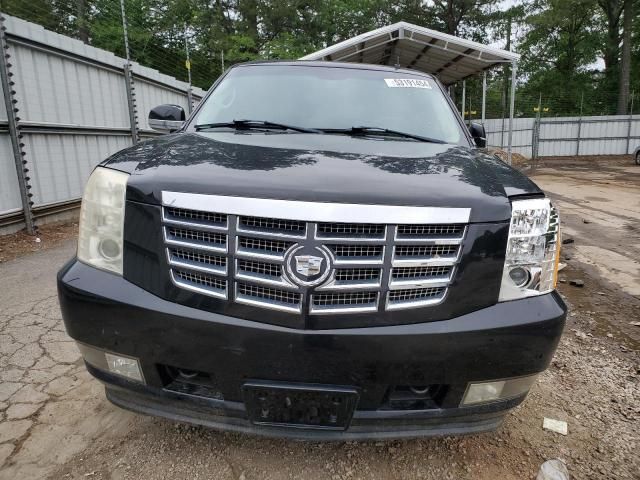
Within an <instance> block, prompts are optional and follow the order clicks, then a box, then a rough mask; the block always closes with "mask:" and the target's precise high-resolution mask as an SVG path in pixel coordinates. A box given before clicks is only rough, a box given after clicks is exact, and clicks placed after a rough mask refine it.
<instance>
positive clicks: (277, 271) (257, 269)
mask: <svg viewBox="0 0 640 480" xmlns="http://www.w3.org/2000/svg"><path fill="white" fill-rule="evenodd" d="M238 273H249V274H257V275H265V276H267V277H274V278H280V276H281V275H282V267H281V266H280V265H274V264H273V263H266V262H255V261H253V260H239V261H238Z"/></svg>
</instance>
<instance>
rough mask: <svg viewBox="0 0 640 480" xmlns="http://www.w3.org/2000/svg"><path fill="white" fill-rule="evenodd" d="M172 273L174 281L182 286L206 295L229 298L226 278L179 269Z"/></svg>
mask: <svg viewBox="0 0 640 480" xmlns="http://www.w3.org/2000/svg"><path fill="white" fill-rule="evenodd" d="M172 274H173V280H174V282H175V283H176V284H177V285H179V286H181V287H182V288H186V289H187V290H194V291H197V292H199V293H203V294H205V295H210V296H214V297H221V298H227V280H225V279H224V278H220V277H214V276H212V275H207V274H204V273H200V272H188V271H185V270H178V269H173V270H172Z"/></svg>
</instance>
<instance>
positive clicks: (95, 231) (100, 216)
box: [78, 167, 129, 275]
mask: <svg viewBox="0 0 640 480" xmlns="http://www.w3.org/2000/svg"><path fill="white" fill-rule="evenodd" d="M128 178H129V175H128V174H126V173H122V172H118V171H116V170H111V169H108V168H101V167H98V168H96V169H95V170H94V171H93V173H92V174H91V176H90V177H89V181H88V182H87V186H86V187H85V190H84V196H83V197H82V206H81V208H80V233H79V235H78V260H80V261H81V262H84V263H87V264H89V265H92V266H94V267H96V268H100V269H102V270H109V271H111V272H115V273H118V274H120V275H122V244H123V240H122V234H123V227H124V196H125V191H126V187H127V179H128Z"/></svg>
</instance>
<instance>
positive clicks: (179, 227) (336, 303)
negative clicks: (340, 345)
mask: <svg viewBox="0 0 640 480" xmlns="http://www.w3.org/2000/svg"><path fill="white" fill-rule="evenodd" d="M372 208H374V207H372ZM162 217H163V221H164V229H165V235H166V243H167V255H168V259H169V264H170V268H171V275H172V278H173V281H174V283H175V284H176V285H177V286H178V287H180V288H184V289H187V290H191V291H194V292H198V293H201V294H204V295H211V296H214V297H219V298H225V299H227V300H229V301H235V302H238V303H242V304H246V305H250V306H252V307H256V308H269V309H276V310H282V311H285V312H290V313H296V314H299V313H303V312H307V313H310V314H319V315H331V314H342V313H345V314H347V313H360V312H375V311H378V310H379V309H381V310H385V309H386V310H395V309H402V308H418V307H420V306H429V305H435V304H437V303H439V302H441V301H442V300H443V299H444V297H445V295H446V292H447V288H449V282H450V281H451V280H452V277H453V274H454V271H455V264H456V263H457V261H458V254H459V252H460V250H461V248H462V247H461V244H462V239H463V237H464V235H465V229H466V226H465V225H463V224H425V225H421V224H406V225H386V224H371V223H344V222H343V223H341V222H319V223H317V224H316V223H313V222H305V221H302V220H289V219H278V218H272V217H256V216H247V215H227V214H225V213H215V212H202V211H199V210H188V209H181V208H174V207H164V209H163V215H162ZM230 225H231V226H232V227H233V226H235V227H236V228H231V230H229V226H230ZM387 231H389V232H390V237H391V238H390V240H391V242H389V243H390V245H389V250H388V251H387V250H386V248H385V247H386V246H387V243H386V242H387ZM312 240H313V241H314V242H315V244H314V245H315V247H316V248H319V249H325V250H326V249H328V251H330V252H331V254H329V256H328V257H327V258H330V260H329V261H330V263H329V266H330V268H333V269H335V271H334V272H333V273H332V274H330V275H327V276H326V280H323V281H322V283H320V284H319V285H315V286H312V287H307V286H303V285H306V284H305V283H304V281H303V278H297V277H295V276H292V275H296V273H297V272H296V265H295V264H294V263H291V265H288V264H287V262H289V261H290V257H289V256H287V252H288V251H289V250H290V249H291V248H296V249H298V250H299V251H300V252H301V253H300V254H301V255H307V254H309V253H306V252H309V247H308V246H309V243H308V242H310V241H312ZM305 245H306V250H303V249H302V248H305ZM230 246H231V247H230ZM294 246H295V247H294ZM300 247H302V248H300ZM298 250H296V251H298ZM217 253H218V254H217ZM327 253H328V252H327ZM228 255H233V257H229V256H228ZM289 255H290V254H289ZM295 255H298V254H297V253H296V254H295ZM318 255H320V253H319V252H318ZM229 258H234V263H233V265H228V262H229ZM285 259H286V262H285ZM291 261H292V262H293V260H291ZM323 265H327V263H326V262H325V263H324V264H323ZM309 278H312V277H309ZM322 278H325V277H322ZM383 280H384V284H383ZM229 292H232V293H233V295H230V294H229ZM305 292H308V293H309V294H310V295H309V296H308V297H306V296H305V295H306V294H305ZM305 298H308V304H307V303H306V302H307V300H305Z"/></svg>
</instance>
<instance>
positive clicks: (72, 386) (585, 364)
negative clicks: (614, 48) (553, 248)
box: [0, 159, 640, 480]
mask: <svg viewBox="0 0 640 480" xmlns="http://www.w3.org/2000/svg"><path fill="white" fill-rule="evenodd" d="M530 174H531V176H532V177H533V178H534V180H535V181H536V182H538V183H539V184H540V186H541V187H543V188H544V189H546V191H547V192H548V193H549V194H550V195H551V196H552V198H553V199H554V201H555V203H556V204H557V205H558V206H559V208H560V211H561V215H562V220H563V225H564V232H565V234H566V237H567V238H570V239H572V240H573V243H568V244H566V245H564V249H563V254H562V255H563V262H565V263H566V267H565V268H564V269H563V270H562V272H561V274H560V280H561V283H560V284H559V289H560V292H561V293H562V295H563V296H564V297H565V298H566V300H567V302H568V303H569V305H570V314H569V317H568V322H567V327H566V329H565V333H564V335H563V338H562V340H561V343H560V346H559V349H558V351H557V354H556V356H555V359H554V361H553V363H552V365H551V367H550V368H549V369H548V370H547V371H546V372H545V373H544V374H543V375H541V377H540V379H539V381H538V383H537V384H536V385H535V386H534V388H533V389H532V391H531V394H530V395H529V397H528V398H527V400H526V401H525V402H524V404H523V405H521V406H520V407H518V408H517V409H515V410H514V411H513V412H512V413H510V414H509V415H508V417H507V420H506V422H505V424H504V425H503V426H502V427H501V428H500V429H499V430H498V431H497V432H494V433H489V434H482V435H475V436H468V437H457V438H438V439H425V440H407V441H394V442H369V443H353V442H349V443H329V444H319V443H304V442H291V441H279V440H267V439H262V438H257V437H251V436H243V435H237V434H224V433H219V432H216V431H212V430H208V429H206V428H200V427H192V426H187V425H184V424H178V423H174V422H171V421H167V420H163V419H157V418H151V417H145V416H141V415H137V414H133V413H129V412H126V411H123V410H120V409H118V408H117V407H115V406H113V405H111V404H110V403H109V402H108V401H107V400H106V399H105V398H104V395H103V390H102V387H101V385H100V384H99V383H98V382H97V381H96V380H94V379H92V378H91V377H90V376H89V375H88V374H87V373H86V371H85V370H84V367H83V365H82V362H81V360H80V356H79V354H78V352H77V349H76V347H75V345H74V343H73V342H71V341H70V339H69V338H68V337H67V336H66V334H65V332H64V327H63V325H62V322H61V317H60V311H59V308H58V304H57V299H56V294H55V272H56V270H57V269H58V268H59V267H60V266H61V265H62V264H63V263H64V261H66V259H68V258H69V257H70V256H71V255H72V254H73V251H74V249H75V244H74V241H73V239H69V240H66V241H62V243H58V244H57V245H54V246H52V247H51V248H46V249H43V250H42V251H37V252H35V253H30V254H27V255H23V256H21V257H19V258H17V259H14V260H10V261H5V262H4V263H0V465H1V467H0V479H3V480H4V479H8V480H15V479H40V478H49V479H67V478H72V479H87V478H89V479H113V480H116V479H164V478H175V479H195V478H200V479H235V480H240V479H242V480H250V479H273V480H276V479H291V478H293V479H316V478H317V479H330V480H339V479H345V480H350V479H360V478H362V479H364V478H374V479H383V480H385V479H389V480H391V479H481V480H489V479H491V480H493V479H514V480H515V479H533V478H535V475H536V473H537V470H538V468H539V466H540V464H541V463H542V462H544V461H545V460H547V459H551V458H560V459H562V460H564V461H565V462H566V464H567V466H568V469H569V472H570V473H571V475H572V478H574V479H606V478H616V479H618V478H619V479H638V478H640V455H638V451H639V449H640V326H636V325H633V324H632V323H633V322H640V290H639V288H640V265H639V263H638V259H640V167H635V166H632V165H631V162H628V161H626V163H625V161H621V160H609V159H592V160H590V161H588V162H585V161H582V160H576V159H562V160H549V161H545V162H540V163H539V164H538V165H537V167H536V168H535V170H532V171H530ZM3 245H4V247H6V246H7V245H8V242H7V241H6V239H4V240H0V248H2V246H3ZM48 246H49V243H48V241H47V242H46V243H45V247H48ZM39 248H42V247H39ZM571 280H583V281H584V286H583V287H576V286H573V285H571V284H570V281H571ZM544 417H550V418H554V419H558V420H564V421H566V422H567V423H568V435H566V436H563V435H560V434H557V433H553V432H550V431H546V430H543V429H542V422H543V418H544Z"/></svg>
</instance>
